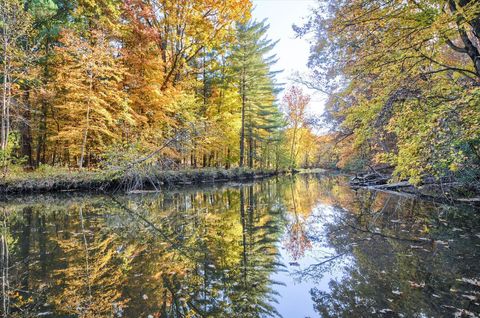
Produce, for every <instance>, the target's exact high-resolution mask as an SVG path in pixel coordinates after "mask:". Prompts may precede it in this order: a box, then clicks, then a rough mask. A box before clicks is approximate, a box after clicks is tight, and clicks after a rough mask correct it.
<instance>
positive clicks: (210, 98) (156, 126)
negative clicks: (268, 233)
mask: <svg viewBox="0 0 480 318" xmlns="http://www.w3.org/2000/svg"><path fill="white" fill-rule="evenodd" d="M253 8H254V6H253V4H252V2H251V1H248V0H232V1H222V0H209V1H195V0H188V1H187V0H171V1H157V0H149V1H142V0H100V1H87V0H76V1H64V0H28V1H20V0H3V1H2V5H1V7H0V10H1V12H0V14H1V16H2V21H1V29H2V37H1V39H0V42H1V46H0V53H1V58H0V60H1V63H2V69H1V71H0V72H1V73H0V79H1V81H2V87H1V88H0V90H1V94H2V104H1V105H2V106H1V107H2V110H1V125H0V126H1V127H0V129H1V133H0V139H1V140H0V157H1V165H2V167H3V174H2V175H3V178H4V179H5V178H7V179H8V178H14V177H15V176H17V177H18V176H20V175H22V176H24V175H26V176H27V177H26V178H29V177H28V176H31V175H33V174H34V173H32V172H35V171H36V172H40V173H41V174H42V175H48V174H55V173H59V171H67V172H68V173H72V171H73V172H78V171H83V170H85V169H88V170H89V171H91V170H97V171H98V170H102V171H106V170H109V169H110V170H111V169H117V170H122V171H125V170H128V169H130V168H131V167H132V166H139V165H142V166H148V167H150V168H151V167H154V169H157V170H162V171H164V170H182V169H183V170H184V169H192V168H193V169H196V168H216V169H220V168H221V169H230V168H244V167H245V168H250V169H253V170H261V169H265V170H275V171H280V170H290V169H296V168H312V167H321V168H328V169H342V170H345V171H351V172H352V171H353V172H361V171H367V170H373V171H377V170H381V169H386V170H387V171H388V172H389V174H391V175H392V180H397V181H400V180H408V181H409V182H410V183H412V184H420V183H422V182H423V181H424V180H425V179H426V178H434V179H436V180H450V181H451V180H455V181H460V182H462V183H464V184H470V185H472V184H478V181H479V173H480V172H479V171H480V90H479V78H480V52H479V50H480V4H479V3H478V2H477V1H473V0H470V1H468V0H461V1H455V0H446V1H445V0H425V1H424V0H422V1H407V2H404V1H376V0H368V1H365V0H359V1H356V0H355V1H331V0H320V1H317V4H316V8H315V9H313V10H312V11H311V13H310V16H309V17H308V19H307V20H306V21H304V23H301V22H300V21H299V24H297V25H293V29H294V31H295V33H296V35H297V37H300V38H301V37H303V38H308V39H310V43H311V45H312V46H311V49H310V58H309V60H308V68H309V72H307V73H300V74H298V76H297V77H296V78H295V79H294V81H293V83H294V84H289V85H285V83H279V82H278V79H277V77H276V75H277V74H278V73H279V72H281V71H282V70H279V69H277V68H276V66H275V63H276V61H277V57H276V56H275V54H273V53H272V49H273V48H274V47H275V45H276V41H275V40H276V39H269V37H268V28H269V25H268V21H265V20H264V21H257V20H255V19H253V18H252V14H251V13H252V10H253ZM305 62H307V61H305ZM307 90H309V91H311V90H314V91H316V92H319V93H321V94H323V95H324V96H326V103H325V110H324V112H323V115H322V116H317V115H315V114H312V112H310V111H309V107H308V106H309V103H310V100H311V96H310V94H309V93H308V92H307ZM326 128H328V132H326V131H327V129H326ZM319 131H320V132H319ZM24 178H25V177H24ZM477 190H478V189H477Z"/></svg>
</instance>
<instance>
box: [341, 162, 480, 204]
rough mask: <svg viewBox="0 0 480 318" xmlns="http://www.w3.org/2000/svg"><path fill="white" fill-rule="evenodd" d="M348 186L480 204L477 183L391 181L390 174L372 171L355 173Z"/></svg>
mask: <svg viewBox="0 0 480 318" xmlns="http://www.w3.org/2000/svg"><path fill="white" fill-rule="evenodd" d="M350 186H351V187H353V188H364V189H368V190H375V191H383V192H392V193H398V194H400V195H408V196H415V197H418V198H420V199H424V200H428V201H436V202H441V203H464V204H465V203H466V204H471V205H475V206H480V184H477V183H465V182H459V181H457V180H442V179H440V180H438V179H435V178H425V179H424V180H423V181H422V182H421V183H420V184H417V185H414V184H411V183H410V182H408V181H406V180H404V181H400V182H392V177H391V175H390V174H382V173H379V172H377V171H374V172H373V173H363V174H358V173H357V174H355V176H353V177H352V178H351V179H350Z"/></svg>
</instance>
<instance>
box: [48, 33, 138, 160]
mask: <svg viewBox="0 0 480 318" xmlns="http://www.w3.org/2000/svg"><path fill="white" fill-rule="evenodd" d="M62 43H63V46H62V47H59V48H57V55H58V62H57V63H58V64H57V65H58V66H57V68H56V74H55V80H54V82H53V85H54V86H55V89H56V91H57V92H58V93H57V94H56V96H55V108H56V109H57V111H58V115H57V116H58V120H59V122H60V123H61V125H62V128H61V130H60V132H59V133H58V134H57V136H56V137H55V138H56V139H57V140H59V141H60V142H62V144H63V147H64V148H63V149H62V153H65V151H68V153H67V154H66V155H67V158H70V156H73V157H74V158H77V159H78V166H79V167H80V168H81V167H83V166H84V163H85V159H86V158H88V159H87V160H90V159H94V160H98V156H99V155H100V154H101V151H102V150H105V147H106V146H107V145H110V144H112V143H114V142H119V141H121V140H122V137H124V134H123V133H124V132H125V131H126V127H128V126H130V125H134V123H135V122H134V114H133V112H132V111H131V109H130V107H129V103H128V97H127V96H126V94H125V93H124V92H123V90H122V87H121V85H120V84H121V82H122V79H123V75H124V72H125V68H124V67H123V66H122V65H121V63H120V61H119V59H118V58H116V57H115V50H114V48H113V47H111V44H110V43H109V42H108V41H107V39H106V38H105V35H104V34H103V33H101V32H94V33H93V37H92V38H91V39H84V38H82V37H80V36H78V35H76V34H75V33H73V32H68V31H67V32H65V33H64V34H63V38H62ZM68 161H69V160H67V162H68Z"/></svg>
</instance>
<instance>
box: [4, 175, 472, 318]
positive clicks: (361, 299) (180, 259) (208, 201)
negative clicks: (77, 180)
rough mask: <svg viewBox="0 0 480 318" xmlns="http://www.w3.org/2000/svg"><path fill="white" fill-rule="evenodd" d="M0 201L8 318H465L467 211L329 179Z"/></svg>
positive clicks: (468, 307) (468, 303)
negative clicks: (356, 187) (354, 186)
mask: <svg viewBox="0 0 480 318" xmlns="http://www.w3.org/2000/svg"><path fill="white" fill-rule="evenodd" d="M0 206H1V211H0V213H1V216H0V218H1V220H2V224H0V227H1V229H2V244H1V245H2V246H1V261H2V262H1V270H2V287H3V288H2V295H1V304H0V305H1V308H0V312H1V313H3V314H4V315H5V314H7V316H8V317H148V318H156V317H270V316H272V317H278V316H282V317H285V318H296V317H301V318H303V317H311V318H313V317H455V316H456V317H478V316H479V313H480V257H479V256H480V213H478V212H479V211H476V210H475V208H473V207H469V206H449V205H444V204H438V203H432V202H425V201H421V200H418V199H416V198H413V197H406V196H401V195H395V194H390V193H382V192H372V191H366V190H357V191H354V190H352V189H351V188H349V187H348V186H347V179H346V178H345V177H342V176H336V175H328V174H305V175H297V176H294V177H288V176H286V177H278V178H271V179H268V180H263V181H258V182H255V183H248V184H241V183H228V184H223V185H205V186H204V187H195V188H193V187H190V188H183V189H172V190H166V191H163V192H160V193H141V194H131V195H125V194H123V195H119V194H115V195H89V194H75V193H65V194H61V195H36V196H30V197H25V196H22V197H12V198H9V199H8V200H3V201H2V202H1V203H0Z"/></svg>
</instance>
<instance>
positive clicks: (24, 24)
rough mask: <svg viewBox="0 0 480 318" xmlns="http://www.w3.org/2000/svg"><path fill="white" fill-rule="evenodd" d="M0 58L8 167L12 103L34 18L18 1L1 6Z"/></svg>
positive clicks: (0, 142) (2, 143)
mask: <svg viewBox="0 0 480 318" xmlns="http://www.w3.org/2000/svg"><path fill="white" fill-rule="evenodd" d="M0 16H1V21H0V28H1V33H2V34H1V36H0V55H1V57H0V58H1V62H2V63H1V64H2V65H1V66H2V69H1V79H2V88H1V92H2V110H1V124H0V150H1V151H2V157H3V158H4V159H3V164H4V165H5V160H6V154H5V153H4V152H5V151H6V150H7V146H8V139H9V135H10V131H11V119H12V109H11V106H12V104H15V101H13V98H14V95H15V94H17V93H18V85H19V81H20V80H21V78H22V77H23V76H24V75H25V74H24V72H25V64H26V60H27V52H26V51H25V46H24V41H25V38H26V36H27V35H28V32H29V31H30V29H31V18H30V15H29V14H28V13H26V12H25V11H24V9H23V3H22V2H21V1H18V0H2V3H1V5H0Z"/></svg>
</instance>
